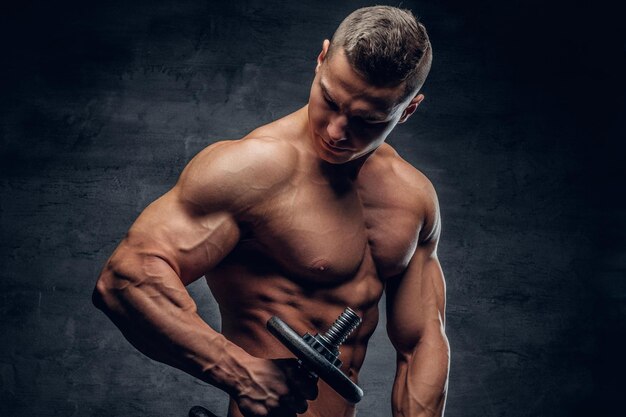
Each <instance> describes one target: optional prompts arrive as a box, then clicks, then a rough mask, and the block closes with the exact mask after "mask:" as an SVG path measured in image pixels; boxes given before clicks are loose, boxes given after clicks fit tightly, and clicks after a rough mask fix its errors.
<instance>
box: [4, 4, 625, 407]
mask: <svg viewBox="0 0 626 417" xmlns="http://www.w3.org/2000/svg"><path fill="white" fill-rule="evenodd" d="M397 3H398V2H396V3H394V4H397ZM367 4H369V3H366V2H362V1H350V2H347V1H346V2H332V1H318V2H313V1H309V0H302V1H298V2H289V1H281V0H268V1H255V0H249V1H237V0H232V1H224V0H220V1H188V0H183V1H170V2H168V1H162V0H158V1H150V2H148V1H137V2H122V1H110V2H99V3H96V2H80V3H79V2H76V3H71V2H28V1H26V2H21V3H19V5H13V6H8V5H6V6H2V7H3V11H2V13H0V15H1V16H0V19H1V20H0V31H1V35H2V36H0V38H1V40H0V42H2V45H3V46H2V51H3V52H2V56H3V58H2V61H3V62H2V64H1V66H0V67H1V68H0V71H1V73H0V75H1V77H0V83H1V90H0V91H1V97H0V138H1V148H0V172H1V177H0V231H1V233H2V235H1V239H0V262H1V265H2V268H1V269H0V294H1V295H0V334H1V335H2V340H1V341H0V415H2V416H7V417H8V416H27V415H28V416H30V415H37V416H103V417H104V416H119V417H121V416H168V417H173V416H181V417H182V416H184V415H186V413H187V410H188V409H189V407H191V406H192V405H195V404H201V405H204V406H206V407H209V408H211V409H213V410H216V411H219V412H220V413H221V412H222V411H223V410H224V407H225V404H226V401H227V398H226V396H225V394H223V393H222V392H221V391H219V390H217V389H215V388H213V387H211V386H208V385H206V384H204V383H201V382H200V381H197V380H194V379H193V378H191V377H190V376H188V375H186V374H184V373H182V372H180V371H178V370H175V369H172V368H169V367H167V366H165V365H162V364H159V363H156V362H153V361H151V360H149V359H147V358H146V357H144V356H142V355H141V354H140V353H138V352H137V351H135V349H134V348H133V347H132V346H131V345H130V344H129V343H128V342H127V341H126V340H125V339H124V338H123V336H122V335H121V333H120V332H119V331H118V330H117V329H116V328H115V327H114V326H113V324H112V323H110V322H109V321H108V320H107V318H106V317H105V316H104V315H103V314H102V313H101V312H99V311H97V310H96V309H95V308H94V307H93V306H92V304H91V300H90V296H91V291H92V288H93V286H94V283H95V279H96V277H97V275H98V273H99V271H100V269H101V267H102V266H103V264H104V262H105V260H106V259H107V257H108V256H109V255H110V254H111V252H112V251H113V249H114V248H115V246H116V245H117V243H118V242H119V241H120V239H121V238H122V237H123V235H124V233H125V232H126V230H127V229H128V227H129V226H130V224H131V223H132V221H133V220H134V219H135V217H136V216H137V215H138V214H139V213H140V212H141V210H142V209H143V208H144V207H145V206H146V205H147V204H149V203H150V202H151V201H152V200H154V199H155V198H157V197H158V196H159V195H161V194H162V193H164V192H165V191H166V190H168V189H169V188H170V187H171V186H172V185H173V184H174V183H175V181H176V179H177V176H178V174H179V173H180V171H181V170H182V168H183V167H184V166H185V164H186V163H187V162H188V161H189V160H190V158H192V157H193V155H195V154H196V153H197V152H198V151H200V150H201V149H203V148H204V147H206V146H207V145H208V144H210V143H213V142H215V141H218V140H223V139H235V138H239V137H241V136H243V135H245V134H246V133H247V132H249V131H250V130H252V129H253V128H254V127H256V126H258V125H261V124H263V123H266V122H269V121H270V120H273V119H275V118H277V117H280V116H282V115H285V114H288V113H290V112H292V111H294V110H296V109H297V108H299V107H300V106H301V105H303V104H304V103H305V102H306V100H307V98H308V89H309V86H310V82H311V80H312V78H313V69H314V64H315V58H316V55H317V53H318V52H319V49H320V47H321V42H322V40H323V39H324V38H327V37H330V36H331V35H332V32H333V30H334V28H335V27H336V25H337V24H338V23H339V22H340V21H341V19H342V18H343V17H345V16H346V15H347V14H348V13H349V12H350V11H352V10H353V9H355V8H357V7H358V6H362V5H367ZM401 5H402V6H403V7H406V8H410V9H412V10H414V12H415V13H416V14H417V15H418V16H419V17H420V18H421V19H422V21H423V22H424V23H425V25H426V26H427V27H428V29H429V31H430V35H431V38H432V42H433V45H434V51H435V58H434V64H433V69H432V72H431V76H430V78H429V80H428V82H427V84H426V86H425V88H424V93H425V95H426V101H425V102H424V103H423V105H422V106H421V107H420V109H419V110H418V112H417V114H415V115H414V117H413V118H412V119H411V120H410V121H409V122H408V123H407V124H405V125H403V126H400V127H399V128H398V129H397V130H396V131H395V132H394V133H393V135H392V137H390V140H389V141H390V143H391V144H392V145H393V146H395V147H396V149H397V150H398V151H399V152H400V153H401V154H402V155H403V156H404V157H405V159H407V160H408V161H410V162H411V163H413V164H414V165H415V166H416V167H418V168H419V169H421V170H422V171H423V172H424V173H425V174H426V175H427V176H428V177H429V178H430V179H431V180H432V181H433V183H434V184H435V187H436V188H437V190H438V193H439V198H440V202H441V206H442V211H443V213H442V214H443V225H444V226H443V238H442V242H441V245H440V258H441V260H442V264H443V267H444V271H445V273H446V276H447V284H448V311H447V331H448V334H449V338H450V343H451V346H452V367H451V372H450V386H449V397H448V405H447V410H448V411H447V415H449V416H463V417H474V416H476V417H478V416H481V417H483V416H490V417H491V416H493V417H495V416H498V417H500V416H507V417H518V416H550V417H551V416H590V415H593V416H617V415H618V411H619V409H618V408H617V407H618V405H619V400H620V395H622V393H623V388H624V385H623V383H622V382H621V381H622V379H623V375H624V372H625V371H626V369H625V366H624V362H623V360H622V358H621V356H622V355H623V344H622V340H623V338H624V334H625V329H624V317H625V315H624V313H625V309H626V307H625V303H624V300H625V297H626V283H625V279H624V277H625V274H624V271H625V269H626V256H625V253H626V250H625V248H626V245H625V242H624V233H623V232H624V231H625V230H626V219H625V215H624V214H625V213H626V205H625V204H624V202H623V199H622V198H621V196H622V195H623V194H624V191H625V190H624V186H623V182H622V180H623V178H624V169H623V162H624V155H625V153H624V150H625V146H624V143H623V140H624V137H625V136H626V135H624V133H625V132H624V125H623V122H622V120H623V117H624V108H625V106H624V81H623V75H624V74H625V73H626V72H625V71H624V70H625V65H624V38H623V31H622V32H620V30H621V29H620V28H619V24H618V23H620V21H619V19H618V16H619V15H618V14H617V13H613V12H612V11H611V10H607V9H605V8H604V7H603V6H600V5H599V4H597V5H595V6H593V7H591V8H587V9H585V10H583V9H576V8H570V7H569V6H568V3H566V2H552V3H550V5H546V4H545V2H540V1H536V0H531V1H519V2H498V1H495V0H479V1H478V2H462V1H459V0H445V1H437V2H435V1H403V2H402V3H401ZM189 290H190V292H191V293H192V294H193V296H194V298H195V299H196V301H197V302H198V305H199V307H200V312H201V314H202V316H203V317H204V318H205V319H206V320H207V322H208V323H209V324H211V325H213V326H215V327H217V328H219V325H220V324H219V317H218V315H217V308H216V306H215V303H214V301H213V299H212V298H211V295H210V294H209V292H208V289H207V287H206V285H205V283H204V282H203V281H202V280H200V281H198V282H196V283H194V284H192V285H191V286H190V287H189ZM384 325H385V317H384V309H381V322H380V324H379V328H378V330H377V332H376V334H375V335H374V337H373V339H372V341H371V345H370V350H369V352H368V356H367V358H366V363H365V367H364V370H363V373H362V376H361V384H362V386H363V388H364V390H365V392H366V396H365V398H364V399H363V401H362V406H361V407H360V411H359V416H363V417H377V416H390V411H389V410H390V407H389V395H390V390H391V382H392V380H393V370H394V367H395V362H394V361H395V357H394V352H393V349H392V347H391V346H390V344H389V342H388V341H387V338H386V334H385V331H384V328H385V326H384Z"/></svg>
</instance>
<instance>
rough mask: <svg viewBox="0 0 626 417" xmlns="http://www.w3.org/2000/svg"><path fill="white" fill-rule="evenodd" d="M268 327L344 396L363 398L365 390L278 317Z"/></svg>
mask: <svg viewBox="0 0 626 417" xmlns="http://www.w3.org/2000/svg"><path fill="white" fill-rule="evenodd" d="M267 329H268V330H269V331H270V332H271V333H272V334H273V335H274V336H275V337H276V338H277V339H278V340H280V341H281V342H282V344H284V345H285V346H286V347H287V348H288V349H289V350H290V351H291V352H292V353H293V354H294V355H296V357H297V358H298V359H300V360H301V361H302V364H303V365H304V367H305V368H307V369H308V370H309V371H312V372H315V373H316V374H317V375H318V376H319V377H320V378H321V379H322V380H324V382H326V383H327V384H328V385H330V386H331V387H332V388H333V389H334V390H335V391H337V392H338V393H339V394H340V395H341V396H342V397H343V398H345V399H346V400H348V401H349V402H351V403H352V404H356V403H358V402H359V401H361V398H363V390H362V389H361V388H360V387H359V386H358V385H356V384H355V383H354V382H352V380H351V379H350V378H348V377H347V376H346V374H344V373H343V372H341V370H340V369H339V368H337V367H335V366H334V365H333V364H331V363H330V362H329V361H328V360H327V359H326V358H325V357H324V356H322V354H320V353H319V352H318V351H316V350H315V349H313V348H312V347H311V346H309V345H308V344H307V343H306V342H305V341H304V340H303V338H302V337H301V336H300V335H298V333H296V332H295V331H294V330H293V329H292V328H291V327H289V326H288V325H287V324H286V323H285V322H284V321H282V320H281V319H279V318H278V317H272V318H271V319H269V321H268V322H267Z"/></svg>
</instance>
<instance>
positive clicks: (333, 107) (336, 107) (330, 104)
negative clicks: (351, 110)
mask: <svg viewBox="0 0 626 417" xmlns="http://www.w3.org/2000/svg"><path fill="white" fill-rule="evenodd" d="M324 101H325V102H326V105H328V107H330V108H331V109H332V110H339V106H337V104H335V102H333V101H331V100H329V99H328V97H324Z"/></svg>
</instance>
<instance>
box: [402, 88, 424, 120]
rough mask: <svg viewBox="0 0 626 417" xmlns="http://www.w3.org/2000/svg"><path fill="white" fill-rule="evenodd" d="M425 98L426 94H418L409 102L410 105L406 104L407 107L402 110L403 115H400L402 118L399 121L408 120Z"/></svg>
mask: <svg viewBox="0 0 626 417" xmlns="http://www.w3.org/2000/svg"><path fill="white" fill-rule="evenodd" d="M423 100H424V94H416V95H415V97H413V99H412V100H411V102H410V103H409V105H408V106H406V109H404V111H403V112H402V116H400V120H398V123H404V122H406V120H407V119H408V118H409V117H410V116H411V115H412V114H413V113H415V110H417V106H419V105H420V103H421V102H422V101H423Z"/></svg>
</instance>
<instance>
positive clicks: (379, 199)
mask: <svg viewBox="0 0 626 417" xmlns="http://www.w3.org/2000/svg"><path fill="white" fill-rule="evenodd" d="M359 40H360V41H359ZM357 41H358V42H357ZM430 62H431V48H430V43H429V41H428V37H427V35H426V31H425V29H424V27H423V26H422V25H421V24H418V23H417V22H416V21H415V19H414V17H413V16H412V15H411V14H410V12H407V11H403V10H400V9H396V8H392V7H382V6H377V7H372V8H365V9H359V10H357V11H355V12H354V13H352V14H351V15H350V16H348V17H347V18H346V19H345V20H344V21H343V23H342V24H341V25H340V26H339V28H338V29H337V31H336V33H335V35H334V36H333V39H332V41H331V42H329V41H328V40H325V41H324V42H323V44H322V50H321V52H320V54H319V56H318V58H317V66H316V68H315V79H314V80H313V84H312V87H311V93H310V98H309V102H308V104H307V105H306V106H304V107H303V108H301V109H300V110H298V111H296V112H295V113H293V114H290V115H288V116H286V117H284V118H282V119H279V120H277V121H275V122H273V123H270V124H268V125H266V126H262V127H260V128H258V129H256V130H255V131H253V132H251V133H250V134H248V135H247V136H246V137H244V138H243V139H240V140H234V141H222V142H218V143H215V144H213V145H211V146H209V147H208V148H206V149H204V150H203V151H202V152H200V153H199V154H198V155H197V156H196V157H195V158H193V160H192V161H191V162H190V163H189V165H188V166H187V167H186V168H185V170H184V171H183V173H182V174H181V176H180V179H179V181H178V183H177V184H176V186H175V187H174V188H173V189H172V190H170V191H169V192H167V193H166V194H165V195H163V196H162V197H160V198H159V199H158V200H156V201H155V202H153V203H152V204H151V205H149V206H148V207H147V208H146V209H145V211H144V212H143V213H142V214H141V215H140V216H139V218H138V219H137V221H136V222H135V223H134V224H133V225H132V227H131V229H130V231H129V232H128V234H127V235H126V237H125V238H124V240H123V241H122V242H121V243H120V245H119V247H118V248H117V249H116V250H115V252H114V253H113V255H112V256H111V258H110V259H109V260H108V262H107V264H106V266H105V268H104V270H103V271H102V273H101V275H100V277H99V280H98V283H97V285H96V290H95V291H94V303H95V304H96V306H97V307H98V308H100V309H102V310H103V311H104V312H105V313H106V314H107V315H108V316H109V317H110V318H111V319H112V320H113V322H114V323H115V324H116V325H117V326H118V327H119V328H120V329H121V331H122V332H123V334H124V335H125V337H126V338H127V339H128V340H129V341H130V342H131V343H132V344H133V345H134V346H136V347H137V348H138V349H139V350H141V351H142V352H143V353H145V354H146V355H148V356H150V357H151V358H153V359H156V360H158V361H161V362H164V363H167V364H169V365H172V366H175V367H177V368H179V369H181V370H183V371H185V372H187V373H189V374H191V375H193V376H194V377H197V378H199V379H201V380H203V381H206V382H208V383H210V384H212V385H214V386H216V387H218V388H220V389H222V390H224V391H225V392H227V393H228V394H229V395H230V397H231V402H230V408H229V414H228V415H229V416H232V417H239V416H242V415H243V416H265V415H270V416H295V414H296V412H297V413H300V414H302V413H303V414H304V415H305V416H307V417H322V416H325V417H348V416H354V415H355V414H356V412H355V407H354V406H353V405H351V404H349V403H347V402H346V401H345V400H344V399H343V398H342V397H341V396H339V395H338V394H337V393H336V392H334V391H333V390H332V389H331V388H330V387H329V386H328V385H326V384H325V383H324V382H323V381H319V383H317V382H318V381H315V380H313V379H312V378H310V377H307V376H306V374H305V373H304V372H303V371H302V370H300V369H299V368H298V367H297V365H296V361H295V360H294V359H284V358H293V356H292V355H291V354H290V352H289V351H288V350H287V349H286V348H285V347H284V346H283V345H282V344H281V343H280V342H278V341H277V340H276V339H275V338H274V337H273V336H272V335H271V334H270V333H269V332H268V331H267V330H266V327H265V325H266V322H267V320H268V319H269V318H270V317H271V316H274V315H276V316H278V317H281V318H282V319H283V320H285V321H286V322H287V323H289V325H290V326H291V327H293V328H294V330H296V331H297V332H298V333H299V334H303V333H305V332H309V333H312V334H314V333H316V332H320V333H321V332H324V331H325V330H327V329H328V327H329V326H330V325H331V324H332V322H333V321H334V320H335V319H336V318H337V316H338V315H339V314H340V313H341V312H342V311H343V310H344V308H345V307H346V306H349V307H351V308H352V309H353V310H355V311H356V312H357V314H359V316H361V317H362V319H363V323H362V324H361V325H360V327H358V328H357V330H356V331H355V332H354V333H353V334H352V335H351V336H350V338H349V339H348V340H347V341H346V342H345V343H344V344H343V345H342V347H341V356H340V359H341V360H342V362H343V366H342V370H343V371H344V372H345V373H346V374H347V375H348V376H349V377H350V378H351V379H352V380H353V381H355V382H356V381H357V376H358V373H359V369H360V368H361V365H362V364H363V360H364V358H365V350H366V347H367V342H368V339H369V338H370V336H371V335H372V333H373V332H374V329H375V328H376V325H377V323H378V301H379V300H380V298H381V296H382V295H383V293H385V295H386V297H387V323H388V324H387V331H388V334H389V337H390V340H391V342H392V343H393V346H394V347H395V348H396V350H397V352H398V355H397V372H396V378H395V382H394V385H393V394H392V413H393V416H395V417H400V416H403V417H409V416H411V417H417V416H441V415H442V414H443V409H444V404H445V395H446V388H447V377H448V364H449V348H448V342H447V338H446V335H445V332H444V309H445V284H444V280H443V274H442V271H441V267H440V265H439V261H438V260H437V254H436V251H437V242H438V239H439V234H440V217H439V208H438V203H437V198H436V194H435V191H434V189H433V186H432V185H431V183H430V182H429V181H428V179H427V178H426V177H425V176H424V175H423V174H421V173H420V172H419V171H417V170H416V169H415V168H413V167H412V166H411V165H409V164H408V163H407V162H406V161H404V160H403V159H402V158H401V157H400V156H399V155H398V154H397V153H396V152H395V151H394V150H393V149H392V148H391V146H389V145H387V144H385V143H384V142H385V138H386V137H387V135H388V134H389V133H390V132H391V130H392V129H393V128H394V127H395V126H396V124H398V123H403V122H404V121H406V120H407V118H408V117H409V116H411V114H412V113H413V112H414V111H415V110H416V108H417V107H418V105H419V104H420V102H421V101H422V100H423V99H424V96H423V95H422V94H419V93H418V91H419V89H420V87H421V86H422V84H423V82H424V80H425V78H426V75H427V74H428V71H429V69H430ZM203 275H204V276H205V277H206V281H207V283H208V285H209V287H210V289H211V291H212V293H213V295H214V296H215V299H216V300H217V302H218V303H219V307H220V312H221V316H222V333H221V334H220V333H218V332H216V331H215V330H214V329H212V328H211V327H210V326H209V325H208V324H206V323H205V322H204V321H203V320H202V319H201V318H200V316H199V315H198V314H197V312H196V305H195V303H194V301H193V299H192V298H191V297H190V295H189V293H188V292H187V290H186V289H185V286H186V285H187V284H189V283H191V282H193V281H195V280H196V279H198V278H200V277H202V276H203ZM281 358H283V359H281ZM314 398H317V399H316V400H313V399H314ZM306 400H309V401H306ZM307 406H308V410H307Z"/></svg>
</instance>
